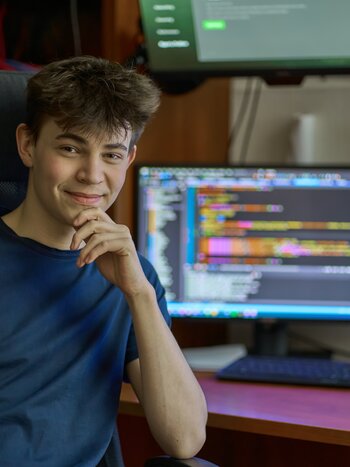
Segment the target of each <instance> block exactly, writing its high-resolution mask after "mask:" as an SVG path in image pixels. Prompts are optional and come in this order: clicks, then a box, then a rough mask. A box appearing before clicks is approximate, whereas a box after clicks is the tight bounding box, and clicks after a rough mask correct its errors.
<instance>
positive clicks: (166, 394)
mask: <svg viewBox="0 0 350 467" xmlns="http://www.w3.org/2000/svg"><path fill="white" fill-rule="evenodd" d="M74 225H75V228H76V229H77V231H76V233H75V235H74V237H73V240H72V244H71V248H72V249H77V248H78V247H79V245H80V244H81V242H82V241H85V242H86V246H84V248H82V250H81V253H80V256H79V259H78V262H77V265H78V266H79V267H82V266H84V264H88V263H91V262H92V261H96V263H97V265H98V267H99V269H100V271H101V273H102V274H103V275H104V276H105V277H106V278H107V279H108V280H109V281H110V282H112V283H113V284H115V285H116V286H118V287H119V288H120V289H121V290H122V291H123V292H124V294H125V297H126V300H127V301H128V304H129V307H130V311H131V315H132V319H133V324H134V329H135V336H136V341H137V346H138V350H139V359H138V360H135V361H133V362H131V363H129V364H128V367H127V372H128V376H129V378H130V381H131V384H132V386H133V388H134V390H135V392H136V394H137V396H138V398H139V400H140V402H141V404H142V405H143V407H144V410H145V415H146V417H147V421H148V423H149V426H150V429H151V431H152V433H153V435H154V437H155V439H156V440H157V441H158V443H159V444H160V446H161V447H162V448H163V450H164V451H165V452H166V453H167V454H169V455H171V456H173V457H177V458H189V457H192V456H193V455H195V454H196V453H197V452H198V451H199V450H200V448H201V447H202V445H203V443H204V441H205V425H206V420H207V409H206V402H205V398H204V395H203V392H202V390H201V388H200V386H199V384H198V382H197V380H196V378H195V377H194V375H193V373H192V371H191V369H190V368H189V366H188V364H187V362H186V360H185V358H184V357H183V354H182V352H181V350H180V348H179V347H178V345H177V343H176V341H175V339H174V337H173V335H172V333H171V332H170V330H169V328H168V326H167V324H166V322H165V320H164V318H163V316H162V314H161V312H160V310H159V307H158V303H157V299H156V294H155V291H154V288H153V286H152V285H151V284H150V283H149V282H148V280H147V278H146V277H145V275H144V273H143V270H142V267H141V265H140V262H139V259H138V256H137V253H136V249H135V246H134V243H133V241H132V239H131V236H130V233H129V231H128V229H127V228H126V227H125V226H122V225H118V224H115V223H114V222H113V221H112V220H111V219H110V218H109V217H108V215H107V214H106V213H104V212H103V211H101V210H100V209H98V208H90V209H86V210H84V211H82V212H81V213H80V214H79V216H78V217H77V219H76V220H75V222H74Z"/></svg>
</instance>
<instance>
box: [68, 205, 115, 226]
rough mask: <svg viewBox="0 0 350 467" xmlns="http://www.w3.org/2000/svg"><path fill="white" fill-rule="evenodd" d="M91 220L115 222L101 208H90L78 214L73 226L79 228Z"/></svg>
mask: <svg viewBox="0 0 350 467" xmlns="http://www.w3.org/2000/svg"><path fill="white" fill-rule="evenodd" d="M91 220H95V221H99V220H101V221H104V222H110V223H113V221H112V219H111V218H110V217H109V216H108V214H106V213H105V212H104V211H102V210H101V209H100V208H88V209H84V210H82V211H80V213H79V214H78V216H77V217H76V218H75V219H74V221H73V226H74V228H76V229H77V228H79V227H81V226H82V225H84V224H85V223H86V222H88V221H91Z"/></svg>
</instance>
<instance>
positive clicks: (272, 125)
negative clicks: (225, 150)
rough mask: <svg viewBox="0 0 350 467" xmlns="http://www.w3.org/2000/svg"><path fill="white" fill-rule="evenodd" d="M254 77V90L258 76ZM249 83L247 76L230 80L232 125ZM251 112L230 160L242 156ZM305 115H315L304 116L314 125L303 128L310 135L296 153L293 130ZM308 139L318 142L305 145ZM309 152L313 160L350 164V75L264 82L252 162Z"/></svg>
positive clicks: (287, 158) (249, 159)
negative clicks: (286, 82) (292, 82)
mask: <svg viewBox="0 0 350 467" xmlns="http://www.w3.org/2000/svg"><path fill="white" fill-rule="evenodd" d="M249 79H251V80H252V87H253V89H254V86H255V84H256V81H257V79H256V78H249ZM245 85H246V79H243V78H239V79H235V80H232V82H231V89H232V91H231V95H232V100H231V123H230V126H231V128H232V126H233V125H234V122H235V120H234V118H235V117H237V113H238V110H239V107H240V103H241V100H242V97H243V94H244V89H245ZM248 113H249V111H248V112H246V114H245V117H246V118H245V120H244V125H243V126H242V127H241V129H240V131H239V133H238V135H237V139H236V141H235V144H234V146H233V148H231V151H230V161H231V163H237V161H239V159H240V154H241V145H242V140H243V136H244V132H245V129H246V127H247V121H248V118H247V117H248ZM305 115H308V116H312V117H311V119H310V118H309V119H307V118H306V119H305V118H301V120H303V121H304V125H305V123H306V126H307V125H308V124H309V128H308V129H307V128H306V126H305V127H304V128H301V127H299V128H301V131H302V132H303V131H304V130H305V132H306V133H307V136H306V139H305V138H304V139H303V140H302V141H303V144H304V146H302V149H301V152H300V151H299V153H297V154H296V151H295V150H294V151H293V145H292V135H293V131H295V129H296V125H297V122H298V121H300V118H299V120H298V117H300V116H305ZM307 121H308V123H307ZM310 122H311V124H310ZM299 134H300V133H299ZM294 135H295V133H294ZM297 141H300V139H299V140H297ZM307 144H309V145H310V144H311V146H313V147H312V148H311V150H310V147H309V148H308V147H307V146H305V145H307ZM305 154H306V156H307V159H308V161H309V162H310V163H317V164H327V165H332V164H333V165H337V164H346V165H350V78H346V77H345V78H344V77H333V78H318V77H312V78H307V79H305V80H304V82H303V83H302V85H301V86H294V85H293V86H267V85H266V84H265V83H263V84H262V91H261V95H260V101H259V107H258V112H257V117H256V121H255V126H254V130H253V133H252V137H251V140H250V145H249V150H248V153H247V159H246V161H247V163H252V164H254V163H260V164H275V163H282V164H285V163H288V162H290V161H291V160H292V161H293V157H296V158H297V159H299V158H300V157H302V156H303V155H304V156H305Z"/></svg>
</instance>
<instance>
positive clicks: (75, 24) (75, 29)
mask: <svg viewBox="0 0 350 467" xmlns="http://www.w3.org/2000/svg"><path fill="white" fill-rule="evenodd" d="M70 20H71V24H72V33H73V42H74V54H75V55H76V56H78V55H81V40H80V28H79V18H78V5H77V0H70Z"/></svg>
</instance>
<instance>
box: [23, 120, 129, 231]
mask: <svg viewBox="0 0 350 467" xmlns="http://www.w3.org/2000/svg"><path fill="white" fill-rule="evenodd" d="M130 139H131V131H130V132H127V133H126V134H121V135H117V136H115V137H114V138H107V139H103V137H100V136H99V137H94V136H86V135H83V134H81V133H79V132H76V131H69V132H65V131H63V130H62V129H61V128H60V127H59V126H58V125H57V124H56V123H55V122H54V121H53V120H52V119H48V120H47V121H46V122H45V123H44V124H43V126H42V128H41V130H40V134H39V137H38V139H37V141H36V143H35V144H34V142H33V141H32V139H31V137H30V135H29V133H28V131H27V128H26V126H25V125H22V126H21V125H20V127H19V128H18V129H17V141H18V147H19V152H20V155H21V158H22V160H23V162H24V164H25V165H26V166H27V167H29V168H30V175H29V186H28V194H27V202H28V203H29V207H30V209H31V210H36V211H35V212H36V214H38V215H39V218H43V219H44V220H47V221H50V220H51V221H53V220H54V221H56V222H59V223H62V224H66V225H69V226H71V225H72V222H73V221H74V219H75V218H76V216H77V215H78V214H79V212H81V210H83V209H86V208H89V207H99V208H101V209H102V210H104V211H106V210H107V209H108V208H109V207H110V206H111V205H112V203H113V202H114V201H115V200H116V198H117V196H118V194H119V192H120V190H121V188H122V186H123V184H124V180H125V176H126V172H127V169H128V167H129V166H130V164H131V162H132V161H133V159H134V157H135V152H136V147H134V148H132V149H131V150H130V151H129V143H130ZM40 216H43V217H40Z"/></svg>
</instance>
